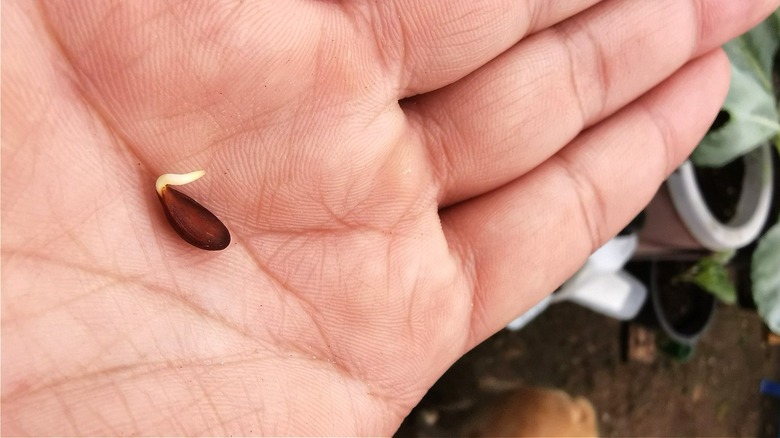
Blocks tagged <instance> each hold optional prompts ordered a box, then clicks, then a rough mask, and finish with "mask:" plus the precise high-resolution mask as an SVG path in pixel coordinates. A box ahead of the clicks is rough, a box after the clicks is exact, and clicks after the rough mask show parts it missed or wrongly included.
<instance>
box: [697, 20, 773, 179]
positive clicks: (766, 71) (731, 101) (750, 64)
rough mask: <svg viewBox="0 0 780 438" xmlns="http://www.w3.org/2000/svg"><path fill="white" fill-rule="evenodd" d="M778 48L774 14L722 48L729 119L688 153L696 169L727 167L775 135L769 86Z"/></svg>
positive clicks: (771, 96) (724, 105) (725, 107)
mask: <svg viewBox="0 0 780 438" xmlns="http://www.w3.org/2000/svg"><path fill="white" fill-rule="evenodd" d="M778 46H780V15H778V13H775V14H773V15H771V16H770V17H769V18H768V19H766V20H765V21H764V22H762V23H761V24H759V25H758V26H756V27H755V28H753V29H751V30H750V32H748V33H747V34H745V35H743V36H741V37H739V38H736V39H734V40H731V41H729V42H728V43H727V44H726V45H725V46H724V49H725V50H726V53H727V54H728V56H729V60H730V61H731V87H730V88H729V93H728V96H727V97H726V102H725V103H724V104H723V111H726V112H727V113H728V115H729V119H728V121H727V122H726V123H725V124H724V125H723V126H721V127H720V128H717V129H714V130H712V131H710V132H709V133H708V134H707V136H706V137H704V139H703V140H702V142H701V143H700V144H699V146H698V147H697V148H696V150H695V151H694V152H693V155H691V159H692V160H693V162H694V163H695V164H696V165H697V166H711V167H719V166H723V165H725V164H728V163H729V162H730V161H732V160H734V159H735V158H737V157H739V156H741V155H743V154H745V153H747V152H749V151H750V150H752V149H753V148H755V147H757V146H759V145H761V144H763V143H764V142H766V141H768V140H770V139H771V138H772V137H774V136H775V135H776V134H777V133H778V132H780V120H779V119H778V110H777V107H776V103H775V93H774V90H773V87H772V67H773V62H774V59H775V53H776V52H777V49H778Z"/></svg>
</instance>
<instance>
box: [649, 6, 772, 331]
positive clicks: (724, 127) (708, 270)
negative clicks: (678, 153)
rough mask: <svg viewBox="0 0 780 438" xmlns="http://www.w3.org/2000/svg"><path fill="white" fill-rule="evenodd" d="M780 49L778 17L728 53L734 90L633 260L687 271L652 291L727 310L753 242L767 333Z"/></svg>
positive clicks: (663, 197)
mask: <svg viewBox="0 0 780 438" xmlns="http://www.w3.org/2000/svg"><path fill="white" fill-rule="evenodd" d="M778 46H780V13H778V12H776V13H775V14H774V15H772V16H770V17H769V18H768V19H767V20H765V21H764V22H763V23H761V24H760V25H758V26H757V27H755V28H754V29H752V30H751V31H750V32H748V33H747V34H745V35H743V36H741V37H739V38H737V39H735V40H733V41H731V42H729V43H728V44H727V45H726V46H725V50H726V52H727V54H728V56H729V60H730V61H731V66H732V68H731V74H732V82H731V87H730V89H729V94H728V96H727V98H726V101H725V103H724V106H723V109H722V111H721V113H720V114H719V116H718V118H717V119H716V122H715V124H714V125H713V127H712V129H711V130H710V132H709V133H708V134H707V136H706V137H705V138H704V139H703V140H702V142H701V144H700V145H699V146H698V147H697V148H696V150H695V151H694V153H693V154H692V156H691V159H690V160H689V161H687V162H686V163H685V164H684V165H683V166H681V167H680V168H679V169H678V170H677V171H675V172H674V174H673V175H672V176H670V178H669V180H668V181H667V184H665V186H664V187H663V188H662V190H661V191H659V194H658V196H657V197H656V198H655V199H654V200H653V202H651V204H650V205H649V206H648V209H647V213H648V218H647V226H646V227H645V229H644V230H643V233H642V244H641V245H640V249H639V251H638V255H639V257H638V258H640V259H641V258H645V259H657V258H658V257H661V258H667V259H668V258H678V259H679V258H683V259H686V260H688V262H687V263H688V266H687V268H686V269H682V268H680V269H679V270H678V271H679V272H677V274H675V275H666V278H665V279H664V280H659V279H655V280H654V281H655V282H656V283H657V282H659V281H666V282H667V283H668V284H666V285H664V286H661V285H658V284H656V285H657V287H658V288H661V287H667V288H672V287H673V285H674V284H678V285H679V283H680V281H683V282H686V283H688V284H690V285H693V286H696V287H698V288H701V289H704V290H707V291H709V292H712V293H713V294H715V295H716V296H717V297H718V298H720V299H721V301H725V302H729V303H733V302H735V301H736V292H735V288H734V286H733V284H732V282H731V280H730V278H729V275H728V268H729V263H730V260H731V258H732V256H733V254H734V251H735V250H736V249H738V248H741V247H744V246H746V245H748V244H751V243H753V242H754V241H756V239H758V244H757V245H752V246H754V247H755V251H753V253H752V262H751V263H750V267H749V269H750V270H751V277H752V292H753V298H754V300H755V302H756V305H757V307H758V311H759V313H760V314H761V316H762V317H763V318H764V320H765V322H766V323H767V325H768V326H769V328H770V329H772V330H773V331H775V332H777V333H780V221H779V222H778V223H776V224H774V225H771V226H769V227H767V225H766V222H767V218H768V217H769V216H770V212H771V207H772V202H773V188H774V185H775V184H773V164H772V153H773V152H772V149H773V148H775V149H777V150H778V151H780V134H779V133H780V123H779V120H780V119H779V118H778V113H779V110H780V108H778V95H777V93H776V90H777V86H776V81H777V78H778V73H777V72H778V67H780V66H778V63H777V62H776V59H777V53H778ZM776 197H777V194H775V196H774V198H776ZM775 202H776V199H775ZM775 209H777V207H775ZM773 220H775V221H776V220H777V219H776V218H775V219H773ZM709 251H716V253H715V254H713V255H709V256H708V255H706V254H707V253H709ZM652 289H653V288H651V296H652V293H653V292H652ZM702 306H704V307H708V306H709V307H710V308H712V309H713V310H714V306H712V305H711V304H707V303H704V304H702ZM700 319H701V318H700ZM704 326H706V324H704ZM667 334H668V333H667Z"/></svg>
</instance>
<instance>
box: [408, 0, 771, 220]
mask: <svg viewBox="0 0 780 438" xmlns="http://www.w3.org/2000/svg"><path fill="white" fill-rule="evenodd" d="M777 3H778V2H777V0H771V1H770V0H766V1H753V2H744V1H742V0H718V1H709V2H700V1H695V0H689V1H679V0H665V1H655V2H635V1H632V0H624V1H611V2H602V3H600V4H599V5H597V6H595V7H593V8H591V9H590V10H588V11H586V12H584V13H582V14H580V15H578V16H577V17H575V18H572V19H571V20H569V21H567V22H565V23H562V24H561V25H559V26H557V27H555V28H554V29H551V30H549V31H545V32H541V33H539V34H537V35H535V36H534V37H533V38H530V39H529V40H526V41H524V42H521V43H520V44H518V45H517V46H516V47H515V48H513V49H512V50H510V51H508V52H507V53H505V54H504V55H502V56H501V57H499V58H497V59H496V60H494V61H492V62H491V63H490V64H488V65H486V66H485V67H483V68H481V69H480V70H478V71H476V72H475V73H474V74H472V75H470V76H469V77H467V78H465V79H463V80H461V81H459V82H457V83H456V84H453V85H452V86H449V87H447V88H445V89H442V90H440V91H437V92H434V93H430V94H428V95H424V96H418V97H417V98H415V99H414V100H413V101H412V102H410V103H409V104H407V105H406V107H405V109H406V112H407V115H408V116H409V119H410V121H411V123H412V125H413V126H416V127H417V128H418V129H417V132H419V135H420V136H421V141H422V142H423V143H424V144H425V145H426V147H427V148H428V149H429V154H430V157H431V161H432V162H433V167H434V169H435V171H436V173H437V176H438V179H439V181H440V184H441V191H442V193H441V200H442V202H443V203H444V204H445V205H447V204H451V203H454V202H458V201H460V200H463V199H467V198H469V197H472V196H475V195H478V194H480V193H483V192H485V191H487V190H491V189H493V188H495V187H498V186H500V185H502V184H505V183H507V182H508V181H511V180H513V179H515V178H516V177H518V176H519V175H522V174H523V173H525V172H526V171H528V170H529V169H532V168H533V167H535V166H536V165H537V164H539V163H540V162H542V161H544V160H545V159H546V158H547V157H549V156H551V155H553V154H554V153H555V152H556V151H557V150H558V149H559V148H561V147H562V146H563V145H565V144H566V143H568V142H569V141H570V140H571V139H572V138H574V136H576V135H577V134H578V133H579V132H580V131H581V130H582V129H583V128H584V127H587V126H589V125H591V124H593V123H595V122H597V121H599V120H601V119H603V118H604V117H605V116H607V115H609V114H611V113H612V112H614V111H615V110H616V109H617V108H620V107H622V106H623V105H625V104H626V103H628V102H630V101H631V100H633V99H635V98H636V97H637V96H640V95H641V94H642V93H644V92H646V91H647V90H648V89H650V88H651V87H653V86H654V85H656V84H658V83H659V82H661V81H662V80H663V79H664V78H666V77H668V76H669V75H670V74H672V72H674V71H675V70H676V69H678V68H679V67H680V66H681V65H683V64H684V63H685V62H687V61H688V60H689V59H690V58H691V57H692V56H694V55H696V54H699V53H703V51H706V50H711V49H712V48H714V47H716V46H717V45H719V44H721V43H722V42H724V41H726V40H728V39H729V38H731V37H733V36H735V35H737V34H738V33H739V32H741V31H744V30H746V29H747V28H749V27H750V26H751V25H752V24H754V23H755V22H756V21H758V20H760V18H761V17H762V16H763V15H765V14H767V13H769V12H770V11H771V10H772V8H773V7H774V6H775V5H776V4H777ZM723 10H728V11H730V12H731V14H732V15H730V16H729V15H725V14H724V13H723V12H722V11H723ZM551 125H552V126H553V129H551Z"/></svg>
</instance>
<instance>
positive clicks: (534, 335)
mask: <svg viewBox="0 0 780 438" xmlns="http://www.w3.org/2000/svg"><path fill="white" fill-rule="evenodd" d="M620 330H621V323H620V322H619V321H616V320H613V319H609V318H607V317H604V316H601V315H599V314H596V313H593V312H591V311H589V310H587V309H584V308H581V307H579V306H576V305H574V304H567V303H563V304H558V305H555V306H552V307H551V308H549V309H548V310H547V311H546V312H545V313H543V314H542V315H541V316H539V317H538V318H537V319H536V320H534V321H533V322H531V323H530V324H529V325H528V326H526V327H525V328H524V329H523V330H521V331H518V332H509V331H506V330H505V331H501V332H499V333H497V334H496V335H494V336H493V337H491V338H490V339H488V340H486V341H485V342H484V343H482V344H481V345H479V346H478V347H477V348H475V349H474V350H473V351H471V352H470V353H469V354H467V355H466V356H465V357H463V358H462V359H461V360H460V361H458V362H457V363H456V364H455V365H454V366H453V367H452V368H451V369H450V371H448V372H447V374H445V375H444V376H443V377H442V378H441V379H440V381H439V382H438V383H437V384H436V385H435V386H434V387H433V388H432V389H431V390H430V391H429V393H428V395H427V396H426V397H425V398H424V399H423V400H422V401H421V402H420V404H419V406H418V407H417V408H416V409H415V410H414V411H412V413H411V414H410V415H409V417H408V418H407V421H406V422H405V423H404V424H403V425H402V427H401V429H399V431H398V434H397V435H398V436H420V437H422V436H450V435H453V434H454V433H455V431H456V428H457V427H458V426H459V425H460V424H461V423H462V422H463V421H464V419H465V418H468V415H469V414H470V413H471V412H473V411H474V410H475V409H476V408H477V407H479V406H480V405H483V404H484V403H485V402H486V401H487V400H489V399H490V398H492V397H494V396H495V395H496V394H499V393H501V392H505V391H507V390H509V389H512V388H515V387H518V386H550V387H556V388H560V389H563V390H565V391H567V392H568V393H570V394H572V395H575V396H576V395H582V396H584V397H586V398H588V399H589V400H590V401H591V402H592V403H593V404H594V406H595V407H596V411H597V415H598V420H599V426H600V430H601V433H602V435H603V436H776V434H777V421H778V418H777V412H778V409H779V408H780V403H778V401H777V400H774V399H772V398H770V397H768V396H762V395H760V394H759V384H760V382H761V379H762V378H774V379H775V380H779V379H778V378H779V377H780V374H779V373H778V371H779V370H780V367H778V358H779V357H780V355H778V351H777V348H776V347H768V346H766V345H765V344H764V342H763V339H764V333H763V329H762V324H761V322H760V319H759V318H758V316H757V315H756V314H755V312H754V311H749V310H741V309H739V308H737V307H729V306H720V307H719V308H718V309H717V313H716V315H715V318H714V320H713V323H712V325H711V326H710V328H709V329H708V331H707V332H706V333H705V334H704V335H703V337H702V338H701V340H700V342H699V344H698V345H697V347H696V350H695V352H694V354H693V356H692V357H691V358H690V360H689V361H688V362H685V363H683V362H680V361H678V360H675V359H672V358H670V357H667V356H664V355H663V354H661V353H659V354H658V355H657V358H656V360H655V362H653V363H650V364H641V363H635V362H627V363H626V362H623V361H622V360H621V355H620V351H621V349H620V341H619V339H620Z"/></svg>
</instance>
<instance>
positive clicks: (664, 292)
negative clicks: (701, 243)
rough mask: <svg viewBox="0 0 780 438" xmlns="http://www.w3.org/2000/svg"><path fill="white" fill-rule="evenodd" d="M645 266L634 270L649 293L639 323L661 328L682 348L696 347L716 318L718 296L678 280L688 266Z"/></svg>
mask: <svg viewBox="0 0 780 438" xmlns="http://www.w3.org/2000/svg"><path fill="white" fill-rule="evenodd" d="M643 265H646V266H643V267H640V268H638V269H637V267H636V266H634V269H632V271H634V270H635V269H636V271H635V272H634V274H635V275H637V276H638V277H639V278H641V279H642V280H643V281H645V284H647V285H648V286H649V289H650V290H649V294H648V298H647V301H645V304H644V306H643V307H642V310H641V311H640V312H639V315H638V316H637V318H636V320H637V322H639V323H641V324H644V325H646V326H650V327H655V328H659V329H660V330H661V331H663V332H664V334H666V335H667V336H668V337H669V338H670V339H671V340H673V341H675V342H677V343H679V344H682V345H688V346H693V345H695V344H696V342H697V341H698V340H699V338H700V337H701V335H702V334H703V333H704V332H705V331H706V330H707V328H708V327H709V325H710V322H711V321H712V318H713V315H714V314H715V308H716V307H717V304H718V303H717V300H716V298H715V296H714V295H712V294H711V293H709V292H707V291H705V290H703V289H701V288H700V287H699V286H697V285H695V284H693V283H688V282H683V281H680V280H679V279H678V277H679V276H680V274H682V273H683V272H685V271H686V270H687V269H688V268H690V266H691V263H689V262H675V261H664V262H661V261H652V262H646V263H644V264H643ZM643 271H644V272H643Z"/></svg>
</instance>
